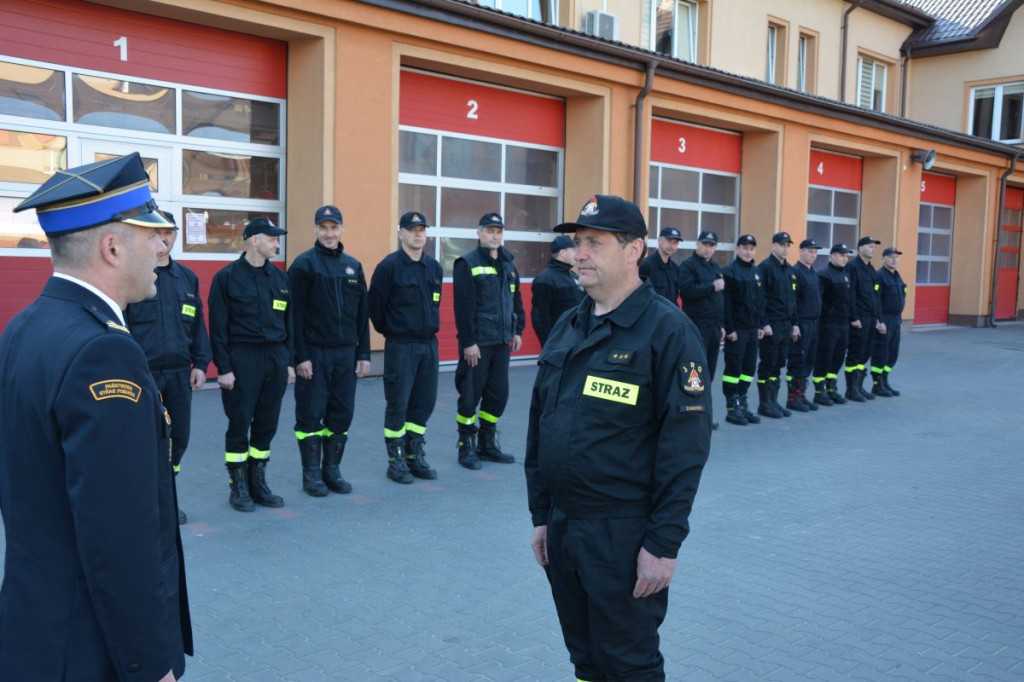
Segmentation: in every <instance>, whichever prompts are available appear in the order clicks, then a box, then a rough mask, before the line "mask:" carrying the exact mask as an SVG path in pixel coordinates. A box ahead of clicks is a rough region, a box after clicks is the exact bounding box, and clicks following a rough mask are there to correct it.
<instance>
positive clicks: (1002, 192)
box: [988, 152, 1024, 329]
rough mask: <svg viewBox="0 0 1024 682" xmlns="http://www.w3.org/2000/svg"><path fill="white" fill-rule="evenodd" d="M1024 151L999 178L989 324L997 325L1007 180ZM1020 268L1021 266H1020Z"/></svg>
mask: <svg viewBox="0 0 1024 682" xmlns="http://www.w3.org/2000/svg"><path fill="white" fill-rule="evenodd" d="M1022 153H1024V152H1017V153H1016V154H1014V155H1013V161H1012V162H1010V167H1009V168H1007V169H1006V171H1005V172H1004V173H1003V174H1002V176H1001V177H1000V178H999V206H998V207H997V208H996V216H997V218H996V234H995V238H994V239H993V242H994V243H995V249H994V250H993V256H992V305H991V306H990V307H989V313H988V326H989V327H992V328H993V329H995V327H996V293H997V292H998V291H999V232H1000V231H1001V229H1002V226H1003V205H1004V204H1005V203H1006V180H1007V178H1009V177H1010V176H1011V175H1013V174H1014V172H1016V170H1017V160H1018V159H1019V158H1020V155H1021V154H1022ZM1018 269H1019V268H1018Z"/></svg>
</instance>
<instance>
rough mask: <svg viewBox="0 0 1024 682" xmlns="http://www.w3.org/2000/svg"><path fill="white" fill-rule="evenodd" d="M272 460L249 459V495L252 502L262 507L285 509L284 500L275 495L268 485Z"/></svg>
mask: <svg viewBox="0 0 1024 682" xmlns="http://www.w3.org/2000/svg"><path fill="white" fill-rule="evenodd" d="M268 462H270V458H269V457H267V458H266V459H255V458H253V457H250V458H249V461H248V464H249V495H251V496H252V501H253V502H255V503H256V504H258V505H260V506H261V507H274V508H277V507H283V506H284V500H283V499H281V497H280V496H279V495H275V494H274V493H273V492H271V490H270V486H268V485H267V463H268Z"/></svg>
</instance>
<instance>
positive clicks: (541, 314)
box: [530, 234, 583, 346]
mask: <svg viewBox="0 0 1024 682" xmlns="http://www.w3.org/2000/svg"><path fill="white" fill-rule="evenodd" d="M575 262H576V245H575V244H573V241H572V240H571V239H569V237H567V236H565V235H564V234H561V235H558V236H557V237H555V238H554V240H553V241H552V242H551V258H550V260H548V266H547V267H546V268H544V270H542V271H541V273H540V274H539V275H537V276H536V277H534V278H533V286H532V287H530V293H531V295H532V297H533V298H532V300H531V306H530V321H531V322H533V331H534V332H535V333H536V334H537V338H538V339H539V340H540V345H541V346H543V345H544V342H545V341H547V339H548V334H550V333H551V328H552V327H553V326H554V325H555V322H557V321H558V318H559V317H561V316H562V313H564V312H565V311H567V310H569V309H570V308H575V307H576V306H577V305H578V304H579V302H580V301H582V300H583V289H581V288H580V282H579V277H577V276H576V273H575V272H573V271H572V266H573V264H574V263H575Z"/></svg>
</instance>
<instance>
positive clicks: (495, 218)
mask: <svg viewBox="0 0 1024 682" xmlns="http://www.w3.org/2000/svg"><path fill="white" fill-rule="evenodd" d="M477 227H478V229H479V228H481V227H500V228H501V229H503V230H504V229H505V221H504V220H502V218H501V214H500V213H484V214H483V215H482V216H480V224H479V225H478V226H477Z"/></svg>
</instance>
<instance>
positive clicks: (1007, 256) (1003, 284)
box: [996, 187, 1024, 320]
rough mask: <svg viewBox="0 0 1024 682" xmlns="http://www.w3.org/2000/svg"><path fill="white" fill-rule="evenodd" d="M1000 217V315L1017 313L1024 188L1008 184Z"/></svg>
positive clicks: (1007, 317)
mask: <svg viewBox="0 0 1024 682" xmlns="http://www.w3.org/2000/svg"><path fill="white" fill-rule="evenodd" d="M1003 209H1004V210H1003V211H1001V212H1000V215H1001V219H1000V221H999V246H998V247H997V252H996V268H997V273H996V277H997V278H998V279H997V284H996V287H997V288H996V319H998V320H1013V319H1015V318H1016V317H1017V311H1018V303H1017V284H1018V280H1019V277H1020V261H1021V257H1020V256H1021V237H1022V236H1024V235H1022V225H1021V223H1022V222H1024V189H1020V188H1018V187H1007V188H1006V200H1005V201H1004V203H1003Z"/></svg>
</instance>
